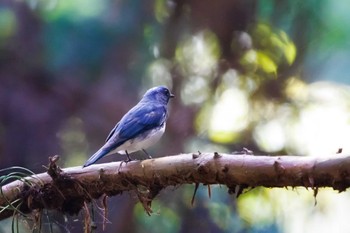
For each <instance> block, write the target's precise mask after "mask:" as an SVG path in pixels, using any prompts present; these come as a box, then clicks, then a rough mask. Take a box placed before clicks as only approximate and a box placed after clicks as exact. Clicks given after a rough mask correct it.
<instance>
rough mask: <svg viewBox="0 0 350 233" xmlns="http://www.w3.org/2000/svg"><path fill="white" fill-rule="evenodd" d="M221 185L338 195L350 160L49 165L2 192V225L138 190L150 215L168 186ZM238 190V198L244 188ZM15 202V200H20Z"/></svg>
mask: <svg viewBox="0 0 350 233" xmlns="http://www.w3.org/2000/svg"><path fill="white" fill-rule="evenodd" d="M199 183H203V184H205V185H210V184H221V185H226V186H227V187H228V190H229V193H235V192H236V194H237V187H241V188H242V187H243V188H248V187H257V186H264V187H286V186H292V187H296V186H303V187H310V188H312V189H314V191H315V195H316V193H317V190H318V188H319V187H332V188H333V189H335V190H338V191H339V192H342V191H345V190H346V189H347V188H348V187H349V186H350V156H349V155H348V156H344V155H331V156H328V157H322V158H315V157H300V156H258V155H255V156H253V155H246V154H218V153H203V154H200V153H199V154H181V155H176V156H167V157H161V158H156V159H148V160H143V161H132V162H128V163H125V162H112V163H106V164H96V165H92V166H90V167H87V168H84V169H82V168H81V167H71V168H66V169H63V170H61V169H60V168H59V167H57V166H56V163H55V161H54V160H53V161H51V163H50V166H49V169H48V171H47V172H46V173H41V174H37V175H33V176H30V177H26V178H24V179H22V180H16V181H14V182H11V183H9V184H7V185H4V186H2V187H1V194H0V220H1V219H4V218H7V217H10V216H12V214H13V212H14V210H13V209H12V208H5V207H6V206H8V204H9V203H13V202H14V204H13V205H17V210H20V211H21V212H23V213H29V212H32V211H33V210H41V209H44V208H47V209H57V210H59V211H62V212H64V213H68V214H77V213H78V212H79V211H80V210H81V209H82V208H83V207H84V204H85V203H86V202H90V201H91V200H92V199H97V198H99V197H101V196H102V195H107V196H113V195H117V194H122V193H123V192H124V191H135V192H136V193H137V195H138V197H139V200H140V201H141V203H142V204H143V206H144V207H145V210H146V211H147V212H148V213H151V212H152V210H151V201H152V199H153V198H154V197H155V196H156V195H157V194H158V193H159V192H160V191H161V190H162V189H164V188H166V187H168V186H178V185H181V184H199ZM241 188H240V189H238V192H239V193H238V194H240V192H241V191H242V189H241ZM16 200H17V201H16Z"/></svg>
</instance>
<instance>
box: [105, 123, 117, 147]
mask: <svg viewBox="0 0 350 233" xmlns="http://www.w3.org/2000/svg"><path fill="white" fill-rule="evenodd" d="M118 125H119V122H118V123H117V124H116V125H115V126H114V128H113V129H112V130H111V132H110V133H109V134H108V136H107V138H106V141H105V142H107V141H108V140H109V139H110V138H111V137H112V135H113V134H114V132H115V130H116V129H117V127H118Z"/></svg>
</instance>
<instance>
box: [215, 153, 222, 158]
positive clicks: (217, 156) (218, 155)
mask: <svg viewBox="0 0 350 233" xmlns="http://www.w3.org/2000/svg"><path fill="white" fill-rule="evenodd" d="M221 157H222V156H221V155H220V154H219V153H218V152H214V159H219V158H221Z"/></svg>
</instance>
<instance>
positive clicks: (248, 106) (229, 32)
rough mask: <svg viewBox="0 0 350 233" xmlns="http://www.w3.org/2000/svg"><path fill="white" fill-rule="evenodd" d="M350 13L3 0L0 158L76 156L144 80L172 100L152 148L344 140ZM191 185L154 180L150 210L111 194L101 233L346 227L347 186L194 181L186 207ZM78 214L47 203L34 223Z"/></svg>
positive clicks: (343, 3)
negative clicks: (161, 184)
mask: <svg viewBox="0 0 350 233" xmlns="http://www.w3.org/2000/svg"><path fill="white" fill-rule="evenodd" d="M349 12H350V4H349V2H348V1H347V0H338V1H331V0H322V1H319V0H308V1H302V0H278V1H277V0H260V1H251V0H217V1H210V0H177V1H175V0H173V1H172V0H168V1H167V0H154V1H141V0H130V1H125V0H89V1H85V0H75V1H70V0H1V1H0V169H3V168H6V167H11V166H23V167H26V168H29V169H31V170H32V171H34V172H44V171H45V169H44V168H43V165H46V164H47V163H48V157H49V156H52V155H55V154H58V155H60V156H61V160H60V161H59V164H60V166H62V167H69V166H80V165H82V164H83V163H84V162H85V160H86V159H87V158H88V157H89V156H90V155H91V154H92V153H94V152H95V151H96V150H97V149H98V148H99V147H100V146H101V145H102V143H103V142H104V140H105V138H106V137H107V135H108V133H109V131H110V130H111V129H112V127H113V126H114V124H115V123H116V122H117V121H118V120H119V119H120V117H121V116H122V115H123V114H124V113H125V112H126V111H127V110H128V109H129V108H130V107H132V106H133V105H134V104H135V103H137V101H138V100H139V98H140V97H141V96H142V95H143V93H144V92H145V91H146V90H147V89H148V88H150V87H153V86H156V85H166V86H168V87H169V88H170V89H171V90H172V92H173V93H174V94H175V95H176V99H173V100H172V101H171V102H170V117H169V119H168V124H167V130H166V133H165V135H164V136H163V138H162V139H161V142H160V143H158V144H157V145H155V146H154V147H152V148H150V149H149V150H148V151H149V153H150V154H152V156H153V157H157V156H164V155H172V154H178V153H188V152H196V151H198V150H199V151H202V152H204V151H211V152H213V151H219V152H228V153H229V152H232V151H237V150H241V149H242V147H247V148H248V149H250V150H253V151H254V152H255V153H257V154H270V155H282V154H293V155H300V156H323V155H330V154H334V153H336V152H337V150H338V149H339V148H343V153H349V152H350V142H349V138H350V111H349V110H350V88H349V85H350V77H349V73H350V28H349V26H348V25H349V23H348V22H349V21H350V14H349ZM133 157H134V158H144V155H142V153H141V154H140V153H136V154H133ZM122 159H124V158H123V157H121V156H118V155H112V156H109V157H108V158H104V159H103V160H102V161H101V162H108V161H116V160H122ZM193 190H194V186H193V185H185V186H181V187H176V188H169V189H168V190H165V191H163V192H161V194H160V195H159V196H158V198H157V199H156V200H155V201H154V202H153V205H152V207H153V210H154V212H155V213H154V214H153V215H152V216H151V217H149V216H147V214H146V213H145V212H144V211H143V208H142V206H141V205H139V204H137V197H136V195H135V194H133V193H130V194H127V193H125V194H123V195H122V196H117V197H112V198H110V199H109V201H108V206H109V214H108V221H107V222H108V223H107V225H106V230H105V231H104V232H106V233H112V232H174V233H176V232H239V233H243V232H252V233H257V232H259V233H262V232H264V233H267V232H272V233H274V232H275V233H277V232H287V233H298V232H350V222H349V221H348V210H349V209H350V195H349V193H346V192H344V193H340V194H338V193H336V192H334V191H333V190H331V189H323V190H320V191H319V194H318V196H317V205H314V204H315V200H314V198H313V192H312V191H308V190H305V189H293V190H292V189H289V190H287V189H264V188H256V189H254V190H251V191H249V192H247V193H245V194H244V195H242V196H240V197H239V198H238V199H236V198H235V197H233V196H230V195H229V194H228V193H227V188H225V187H220V186H213V187H212V197H211V199H209V197H208V194H207V189H206V187H203V186H200V188H199V191H198V193H197V198H196V201H195V206H194V207H191V205H190V202H191V197H192V194H193ZM101 205H102V204H101V203H100V202H99V201H96V202H95V203H94V215H95V223H96V226H97V227H98V228H97V230H96V232H102V222H103V218H102V210H100V209H99V207H101ZM82 218H83V216H82V214H80V215H79V216H63V215H61V214H59V213H56V212H46V211H45V212H44V213H43V223H42V232H62V233H63V232H73V233H74V232H82V231H83V223H82ZM11 221H12V219H8V220H5V221H1V222H0V232H9V229H11V224H12V223H11ZM32 229H33V226H32V225H31V222H30V220H28V221H20V230H21V232H32ZM34 232H35V231H34Z"/></svg>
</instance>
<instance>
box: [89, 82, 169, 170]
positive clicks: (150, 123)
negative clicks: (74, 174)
mask: <svg viewBox="0 0 350 233" xmlns="http://www.w3.org/2000/svg"><path fill="white" fill-rule="evenodd" d="M173 97H174V95H173V94H171V93H170V91H169V89H168V88H166V87H164V86H159V87H153V88H151V89H149V90H148V91H147V92H146V93H145V94H144V96H143V97H142V99H141V100H140V102H139V103H138V104H137V105H135V106H134V107H133V108H132V109H130V110H129V112H127V113H126V114H125V115H124V116H123V117H122V119H121V120H120V121H119V122H118V123H117V124H116V125H115V127H114V128H113V129H112V131H111V132H110V133H109V135H108V137H107V139H106V142H105V144H104V145H103V146H102V147H101V148H100V149H99V150H98V151H97V152H96V153H95V154H93V155H92V156H91V157H90V158H89V159H88V160H87V161H86V162H85V164H84V166H83V167H87V166H90V165H91V164H93V163H95V162H96V161H97V160H99V159H101V158H102V157H104V156H106V155H110V154H114V153H117V152H118V153H121V154H123V152H125V154H126V156H127V157H128V160H127V161H130V160H131V158H130V156H129V153H131V152H135V151H139V150H143V151H144V152H145V153H146V154H147V152H146V151H145V149H146V148H148V147H150V146H151V145H153V144H154V143H156V142H157V141H158V140H159V139H160V138H161V136H162V135H163V133H164V131H165V124H166V122H165V121H166V119H167V104H168V102H169V99H170V98H173Z"/></svg>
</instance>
